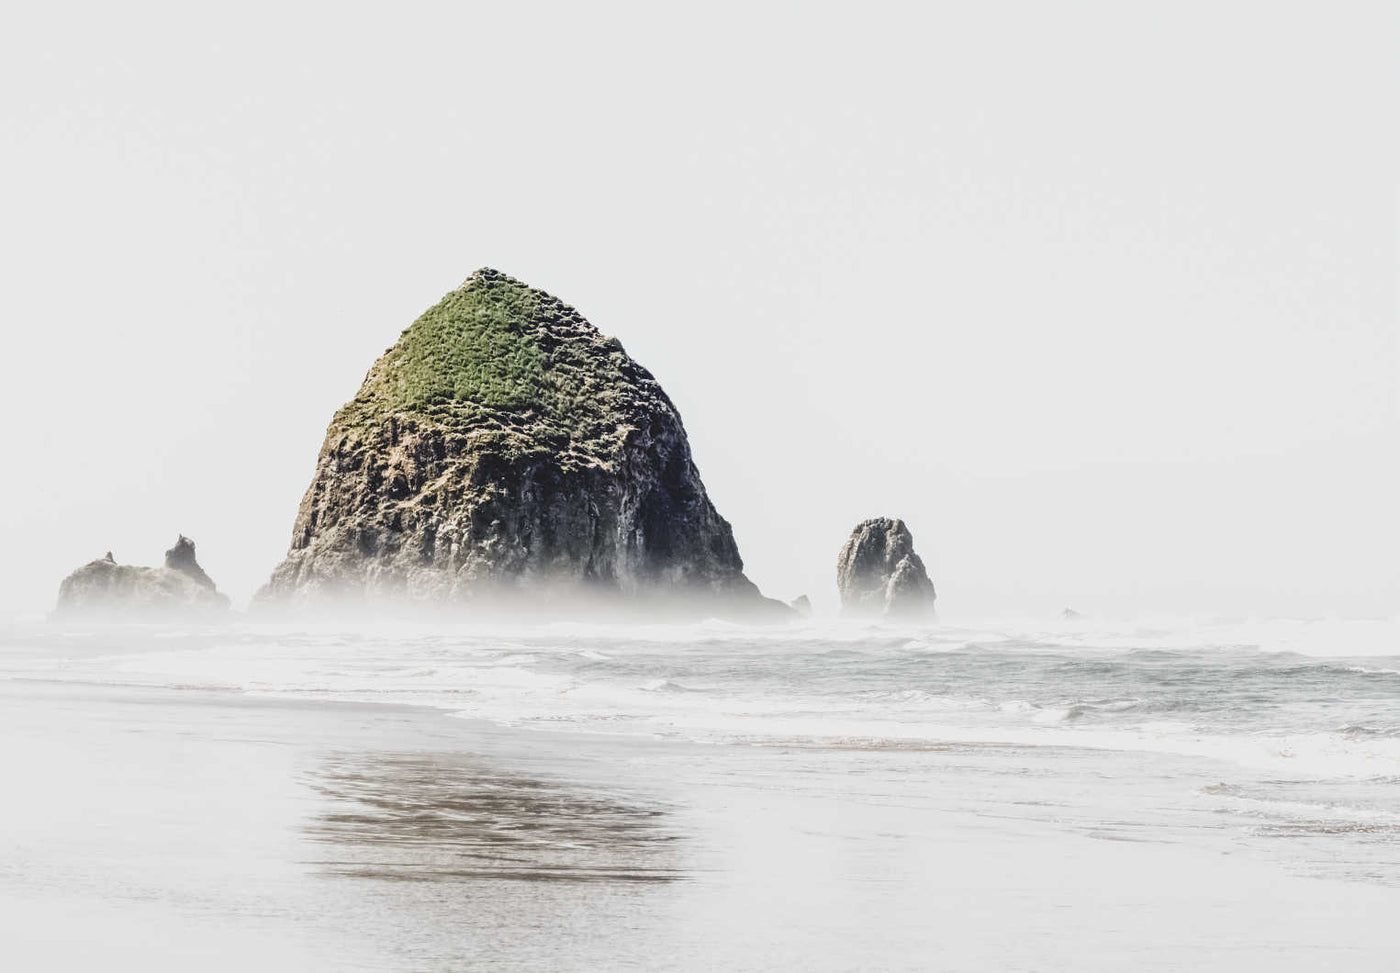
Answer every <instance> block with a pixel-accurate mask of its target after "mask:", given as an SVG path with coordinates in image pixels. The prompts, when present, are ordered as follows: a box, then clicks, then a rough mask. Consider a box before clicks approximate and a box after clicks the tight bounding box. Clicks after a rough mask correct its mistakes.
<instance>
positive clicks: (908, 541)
mask: <svg viewBox="0 0 1400 973" xmlns="http://www.w3.org/2000/svg"><path fill="white" fill-rule="evenodd" d="M836 584H837V587H838V588H840V590H841V609H842V611H844V612H845V613H847V614H852V615H890V616H903V617H911V616H931V615H932V614H933V602H934V599H935V597H937V596H936V595H935V594H934V590H933V582H932V581H930V580H929V578H928V572H927V571H925V570H924V562H923V561H922V560H920V558H919V555H917V554H915V553H914V538H913V535H911V534H910V533H909V528H908V527H906V526H904V521H902V520H891V519H890V518H888V517H877V518H875V519H874V520H867V521H864V522H862V523H860V524H857V525H856V528H855V530H853V531H851V536H850V538H849V539H848V540H847V541H846V543H845V545H844V546H842V548H841V554H840V557H838V558H837V562H836Z"/></svg>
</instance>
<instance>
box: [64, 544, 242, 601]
mask: <svg viewBox="0 0 1400 973" xmlns="http://www.w3.org/2000/svg"><path fill="white" fill-rule="evenodd" d="M228 607H229V600H228V598H226V597H225V596H224V595H221V594H220V593H219V591H218V589H217V588H216V587H215V586H214V582H213V581H212V580H210V578H209V575H207V574H205V573H204V569H203V568H201V567H200V566H199V562H198V561H197V560H195V552H194V541H192V540H190V539H189V538H188V537H186V536H185V535H183V534H181V535H180V538H179V540H177V541H176V542H175V546H174V547H172V548H171V549H170V550H168V551H166V552H165V565H164V566H163V567H158V568H152V567H141V566H138V565H134V564H118V563H117V561H116V558H114V557H112V552H111V551H108V552H107V555H106V557H101V558H98V559H97V560H95V561H90V562H88V563H87V564H85V565H83V566H82V567H80V568H78V569H77V570H76V571H74V572H73V573H72V574H70V575H68V577H66V578H64V579H63V583H62V584H60V585H59V588H58V605H57V608H56V609H55V613H56V614H57V615H59V616H63V617H70V618H71V617H90V618H99V619H100V618H138V619H160V618H183V617H191V616H208V615H217V614H221V613H223V612H225V611H227V610H228Z"/></svg>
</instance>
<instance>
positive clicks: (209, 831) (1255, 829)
mask: <svg viewBox="0 0 1400 973" xmlns="http://www.w3.org/2000/svg"><path fill="white" fill-rule="evenodd" d="M1397 631H1400V627H1397V626H1396V625H1395V624H1394V623H1388V622H1376V623H1352V622H1342V623H1333V622H1315V623H1296V622H1292V623H1289V622H1265V623H1248V624H1245V623H1229V624H1223V623H1212V624H1184V623H1180V622H1172V623H1167V622H1155V623H1153V624H1151V625H1143V624H1137V623H1135V624H1129V625H1110V624H1100V623H1090V622H1075V623H1064V624H1062V625H1059V626H1058V627H1056V626H1046V625H1041V624H1034V625H1028V624H1011V623H1003V622H998V623H986V624H972V625H968V624H964V625H954V624H948V625H943V626H936V627H935V626H924V627H919V628H891V627H885V626H864V625H834V624H827V625H821V624H815V623H812V624H804V625H794V626H786V627H776V628H763V629H756V628H747V627H742V626H735V625H729V624H719V623H710V624H705V625H695V626H684V627H682V626H649V627H640V626H638V627H629V628H620V627H607V626H565V625H553V626H542V627H534V628H526V627H495V628H480V627H469V626H455V627H444V626H437V627H413V626H396V627H385V628H383V629H380V630H377V631H372V632H367V631H359V632H354V633H349V632H344V631H337V630H335V629H334V628H329V627H325V628H318V627H309V626H297V627H291V626H283V627H267V626H252V625H248V626H240V627H234V628H224V629H185V630H174V629H168V628H167V629H158V628H139V627H127V628H121V629H95V628H86V629H83V628H69V629H61V628H28V627H16V628H11V629H10V630H9V631H8V632H5V633H3V635H2V636H0V687H3V691H4V693H5V695H6V705H5V709H4V714H5V720H6V721H7V722H6V725H5V739H6V740H8V741H18V743H19V746H16V747H11V748H9V752H8V754H7V759H6V764H5V767H4V772H5V773H6V774H7V775H8V779H9V780H10V782H11V783H12V784H13V786H14V788H15V789H14V793H24V794H33V795H37V797H36V798H35V799H34V800H31V801H28V802H19V803H15V804H12V805H10V806H9V808H8V809H7V810H6V811H5V812H3V813H4V816H5V824H6V833H7V834H11V835H14V836H16V837H15V841H16V845H15V848H16V852H15V853H14V854H13V855H11V856H10V859H9V861H8V863H7V865H6V867H5V868H4V869H3V870H0V902H4V903H11V901H12V900H13V902H14V903H15V906H14V907H15V908H16V909H17V910H20V911H17V912H16V913H15V914H16V915H21V914H23V915H31V914H32V918H33V919H34V921H35V923H36V925H35V928H40V927H41V926H42V923H43V922H47V921H57V920H56V919H55V918H54V917H56V916H62V915H67V914H70V913H74V912H76V913H78V914H82V913H84V912H85V910H86V914H89V915H93V916H97V915H99V914H101V915H108V914H109V913H110V916H109V918H110V922H111V929H112V930H117V929H127V930H128V932H127V933H121V934H118V933H117V932H111V933H110V938H111V940H112V942H111V943H109V945H110V946H111V948H114V949H120V948H123V947H124V946H131V948H132V949H133V950H137V949H138V944H136V941H135V940H132V941H131V942H128V941H127V940H128V939H130V938H131V936H132V935H135V934H134V933H131V932H130V930H131V929H137V930H141V929H147V928H148V926H147V925H144V924H149V930H150V931H152V934H153V935H154V934H157V933H158V932H159V930H160V929H161V928H162V925H163V923H166V922H186V921H187V920H188V923H187V924H186V926H184V927H182V928H202V926H201V925H200V924H201V923H208V924H209V925H210V927H211V928H214V927H217V928H218V929H219V930H221V931H220V932H219V933H218V934H217V935H215V934H213V933H211V934H210V937H209V940H208V941H209V942H210V943H217V942H224V943H225V944H226V945H228V949H226V950H225V952H224V954H223V957H224V959H226V960H227V961H228V962H227V963H226V964H225V967H226V968H240V967H241V968H246V965H248V963H250V962H260V963H264V964H265V963H266V962H267V956H266V955H265V954H266V952H267V950H269V949H272V950H273V951H274V952H275V953H277V954H278V955H282V956H291V955H295V954H297V951H298V950H309V953H308V955H312V954H317V953H318V952H320V951H321V950H322V949H323V947H325V944H326V943H334V944H336V945H337V946H338V947H339V948H340V952H341V953H347V952H348V955H344V956H340V960H339V961H338V962H336V963H329V964H328V965H329V966H335V967H337V968H355V966H356V964H360V965H362V966H363V967H364V968H381V969H396V968H405V969H409V968H411V969H456V968H462V967H463V966H467V967H471V966H473V965H475V966H481V967H483V968H486V967H490V968H496V967H500V966H509V967H512V968H520V967H524V968H571V969H605V968H606V969H697V970H698V969H714V968H726V969H764V968H773V967H774V966H775V965H784V963H786V964H787V965H791V959H792V958H793V957H803V958H804V960H805V961H804V962H803V963H801V965H802V966H803V968H808V969H849V968H854V967H858V966H866V967H871V968H881V969H901V968H908V969H918V968H927V967H928V966H929V964H930V963H931V962H932V961H933V958H934V957H937V958H938V964H939V965H944V966H951V967H956V968H960V969H988V970H991V969H996V970H1001V969H1017V968H1026V969H1054V968H1066V967H1067V966H1070V965H1072V966H1073V967H1074V968H1076V969H1121V968H1123V967H1124V966H1126V965H1129V964H1131V965H1132V966H1134V967H1135V968H1137V969H1202V968H1232V969H1237V968H1242V965H1243V966H1249V965H1251V964H1255V965H1257V964H1262V963H1264V962H1267V963H1269V964H1270V968H1273V969H1315V968H1318V965H1319V964H1321V965H1326V964H1327V963H1328V962H1331V963H1333V964H1334V965H1336V966H1337V968H1347V969H1386V968H1388V965H1387V964H1388V963H1389V961H1390V957H1391V956H1392V955H1393V947H1394V946H1395V945H1396V944H1395V941H1394V938H1393V936H1392V935H1391V934H1390V932H1389V931H1388V930H1389V929H1390V928H1391V924H1390V923H1389V922H1388V921H1387V919H1386V917H1387V916H1388V915H1390V914H1393V911H1394V908H1395V906H1396V905H1397V904H1400V900H1397V899H1396V895H1397V894H1400V892H1397V887H1400V853H1398V852H1400V843H1397V838H1400V798H1397V796H1396V795H1395V793H1394V791H1395V788H1394V786H1393V781H1394V780H1395V779H1396V778H1397V777H1400V717H1397V716H1396V715H1395V712H1394V705H1393V701H1394V699H1395V698H1396V693H1397V691H1400V673H1397V671H1396V670H1397V669H1400V666H1393V665H1392V664H1390V662H1389V660H1387V659H1386V658H1385V656H1387V655H1400V640H1397V639H1396V638H1395V635H1396V633H1397ZM132 704H137V705H132ZM366 704H375V705H366ZM382 704H399V705H394V706H385V705H382ZM447 717H458V718H455V719H454V718H447ZM522 729H524V730H529V731H531V732H521V731H522ZM540 731H551V732H540ZM52 768H62V772H61V773H59V774H56V773H55V772H54V770H53V769H52ZM182 768H183V769H182ZM54 780H59V781H62V782H63V787H62V788H58V789H57V790H55V789H54V787H53V785H52V783H51V782H52V781H54ZM46 782H50V783H46ZM90 807H104V808H109V809H111V810H110V811H109V813H108V817H106V818H104V819H103V820H104V823H103V824H102V825H101V826H99V827H98V828H97V829H95V830H89V831H87V832H85V837H83V838H82V839H81V840H80V841H79V842H78V843H77V844H74V843H73V842H72V841H71V840H70V839H69V838H67V837H65V834H67V831H66V830H65V829H67V828H69V827H70V826H71V828H80V827H85V826H83V825H80V824H79V818H84V817H85V815H86V814H87V813H88V812H87V811H86V810H85V809H86V808H90ZM184 809H194V811H193V813H188V814H187V813H186V811H185V810H184ZM69 818H72V820H71V821H70V820H69ZM249 821H259V822H261V824H258V825H256V826H252V825H249V824H248V822H249ZM65 822H67V824H65ZM250 827H251V830H250V831H248V832H247V835H246V836H245V835H244V834H243V831H242V830H240V829H247V828H250ZM248 842H252V843H253V845H252V846H249V845H248ZM250 847H251V849H252V850H251V854H252V856H253V857H252V858H249V857H248V855H249V854H250ZM161 849H164V850H161ZM191 856H193V857H194V858H197V859H198V860H200V861H202V862H204V864H203V865H201V866H200V869H198V870H196V871H195V872H192V873H191V872H189V870H188V868H187V867H186V860H187V859H188V858H190V857H191ZM222 856H228V859H229V860H228V861H224V860H223V857H222ZM1125 856H1126V857H1125ZM118 861H129V862H130V863H132V865H131V866H130V867H127V866H118V865H117V864H115V863H116V862H118ZM162 862H164V863H165V864H162ZM257 862H261V863H262V864H260V865H256V867H254V864H253V863H257ZM103 863H107V864H103ZM109 865H110V866H111V867H110V868H109ZM133 868H134V871H133ZM1338 879H1340V880H1346V884H1337V882H1336V881H1335V880H1338ZM328 882H329V883H331V884H326V883H328ZM443 883H449V884H451V885H452V887H453V888H455V889H458V890H459V891H457V892H453V893H452V894H450V895H446V896H444V895H443V894H442V892H441V891H440V889H441V886H442V884H443ZM522 886H528V887H529V888H530V889H533V890H534V891H521V888H522ZM584 886H586V887H589V888H593V889H594V890H595V891H594V892H593V893H589V894H575V893H571V892H568V891H567V889H574V888H580V887H584ZM546 887H547V888H548V890H549V891H541V889H543V888H546ZM435 889H437V890H438V891H434V890H435ZM503 889H504V890H506V891H502V890H503ZM629 889H630V891H627V890H629ZM510 890H514V891H510ZM36 896H37V897H36ZM1343 901H1345V902H1346V903H1347V906H1346V909H1340V908H1338V907H1337V903H1338V902H1343ZM24 902H28V903H30V904H28V905H23V906H21V905H20V903H24ZM34 903H37V904H34ZM137 903H140V904H139V905H138V904H137ZM152 903H155V904H154V905H153V904H152ZM468 903H470V905H469V906H468ZM774 903H784V904H783V905H781V906H779V905H775V904H774ZM1324 903H1326V904H1328V906H1327V908H1323V905H1324ZM89 906H91V908H90V909H89ZM25 909H27V910H28V911H27V912H24V911H23V910H25ZM290 915H299V916H303V917H304V916H312V917H314V918H312V919H311V920H307V921H300V922H298V923H290V921H289V920H286V919H284V918H279V917H285V916H290ZM1007 915H1015V916H1017V930H1018V937H1019V938H1017V937H1013V938H1010V939H1008V937H1007V936H1006V935H1005V930H1004V928H1003V927H1004V922H1003V919H1002V918H999V917H1005V916H1007ZM373 917H378V918H373ZM979 917H980V918H979ZM934 920H937V921H936V922H935V921H934ZM102 921H103V922H105V921H107V920H102ZM133 923H134V925H133ZM190 923H192V924H193V925H189V924H190ZM546 927H547V928H551V929H556V930H557V933H556V934H552V935H551V937H546V939H547V941H545V940H542V939H541V937H539V936H538V935H536V934H535V933H534V932H532V931H531V930H538V929H539V928H546ZM604 927H605V928H608V929H610V930H612V931H613V932H614V933H615V934H616V935H610V936H609V937H604V938H605V939H606V946H607V948H606V949H603V945H604V944H603V943H601V942H600V941H599V937H598V936H597V929H598V928H604ZM102 928H104V929H105V928H107V927H105V926H104V927H102ZM1172 929H1176V930H1189V934H1186V933H1183V934H1181V935H1175V936H1168V935H1166V934H1165V933H1164V932H1163V930H1172ZM103 935H107V933H103ZM123 937H126V938H123ZM138 938H139V937H138ZM1241 942H1244V943H1249V944H1251V946H1250V951H1249V952H1248V953H1247V954H1227V953H1225V952H1222V950H1225V949H1226V948H1227V946H1229V945H1233V944H1237V943H1241ZM179 943H180V944H181V946H180V948H181V949H185V947H188V949H187V950H186V952H183V953H181V952H180V951H179V950H176V952H177V953H179V955H182V956H185V957H186V958H189V957H191V956H202V955H203V953H202V952H201V949H202V945H201V941H200V940H199V937H197V936H196V937H192V938H189V940H188V942H186V941H185V940H184V939H181V940H179ZM239 944H241V945H239ZM258 944H261V945H260V946H259V945H258ZM235 946H237V947H238V948H235ZM599 950H602V952H600V951H599ZM335 952H336V951H335V950H330V951H328V952H325V953H324V955H326V956H331V955H332V953H335ZM1226 955H1233V956H1234V957H1235V959H1234V961H1231V962H1221V960H1220V957H1221V956H1226ZM1056 956H1059V957H1060V958H1061V959H1063V960H1065V962H1059V961H1057V960H1055V957H1056ZM1241 956H1243V957H1244V958H1243V959H1241ZM784 958H785V959H784ZM1047 958H1048V959H1047ZM1070 958H1072V959H1073V962H1072V963H1070V962H1069V960H1070ZM396 964H398V965H396ZM273 965H274V967H276V966H277V963H276V962H274V963H273ZM215 966H216V968H217V966H218V964H217V963H215ZM312 966H314V964H312ZM301 968H312V967H311V966H307V965H305V964H302V965H301Z"/></svg>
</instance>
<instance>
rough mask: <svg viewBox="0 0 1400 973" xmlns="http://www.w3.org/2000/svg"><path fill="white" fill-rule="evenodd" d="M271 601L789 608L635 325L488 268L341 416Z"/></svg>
mask: <svg viewBox="0 0 1400 973" xmlns="http://www.w3.org/2000/svg"><path fill="white" fill-rule="evenodd" d="M259 602H260V603H263V604H268V603H271V604H282V605H292V606H297V605H311V604H317V603H337V604H345V603H349V604H352V605H366V604H368V605H376V604H378V605H391V604H392V605H403V604H405V603H407V604H409V605H415V606H418V607H421V608H423V609H431V608H439V607H440V608H446V609H449V610H455V609H459V608H465V609H466V610H467V612H468V613H469V614H478V613H480V614H491V613H495V612H504V613H512V614H514V613H519V612H530V613H535V612H539V611H566V612H571V611H574V610H579V609H582V608H584V607H596V606H602V607H604V608H607V609H632V608H638V609H642V610H647V609H657V610H666V611H680V612H683V613H686V614H717V615H729V616H733V615H744V614H755V613H757V614H775V613H776V614H779V615H781V614H783V613H785V612H786V611H787V610H786V608H785V606H783V605H782V604H781V603H779V602H775V601H771V600H769V599H767V598H764V597H763V596H762V595H761V594H759V591H758V589H757V588H756V587H755V586H754V584H753V583H752V582H750V581H749V580H748V579H747V578H746V577H745V576H744V572H743V562H742V560H741V559H740V557H739V550H738V547H737V546H736V545H735V543H734V535H733V532H732V531H731V530H730V527H729V524H728V522H727V521H725V519H724V518H723V517H721V516H720V515H719V514H718V513H717V512H716V511H715V508H714V505H713V504H712V503H711V502H710V500H709V497H707V496H706V494H705V487H704V485H703V484H702V483H701V482H700V475H699V473H698V472H697V471H696V469H695V463H694V462H693V461H692V459H691V455H690V447H689V445H688V444H687V442H686V436H685V429H684V428H683V427H682V425H681V419H680V416H679V415H678V414H677V412H676V408H675V406H674V405H673V404H672V403H671V400H670V399H669V398H667V396H666V393H665V392H663V391H662V389H661V386H660V385H658V384H657V382H656V380H655V379H654V378H652V376H651V374H650V373H649V372H648V371H647V370H646V369H645V368H643V367H642V366H640V365H638V364H637V363H636V362H635V361H633V360H632V359H631V358H629V357H628V356H627V353H626V352H625V351H623V349H622V345H621V343H619V342H618V340H617V339H616V338H609V337H606V336H604V335H603V334H601V333H600V332H599V331H598V329H597V328H595V327H594V326H593V325H591V324H589V323H588V322H587V321H585V320H584V319H583V317H582V316H581V315H580V314H579V313H578V312H577V311H575V310H574V309H573V308H571V307H569V306H567V305H565V304H564V303H562V302H561V301H559V300H557V299H556V298H554V297H551V296H550V295H548V294H545V293H543V292H541V291H538V290H535V289H534V288H531V287H528V286H526V285H525V284H523V283H521V282H520V281H518V280H514V279H512V278H510V277H507V276H506V275H504V274H501V273H498V272H497V271H494V270H490V269H483V270H479V271H477V272H476V273H474V274H472V275H471V276H470V277H469V278H467V280H466V282H465V283H463V284H462V286H461V287H459V288H457V289H456V290H454V291H452V292H451V293H450V294H448V295H447V296H446V297H444V298H443V299H442V300H441V301H440V302H439V303H438V304H437V305H435V306H434V307H432V308H430V309H429V310H428V311H427V312H426V313H424V314H423V315H422V316H421V317H420V318H418V320H417V321H415V322H413V324H412V325H411V326H409V328H408V329H407V330H405V331H404V332H403V334H402V335H401V336H400V337H399V340H398V342H397V343H396V344H395V345H394V346H393V347H392V348H390V349H388V350H387V351H386V352H385V353H384V355H383V357H381V358H380V359H379V360H378V361H377V362H375V364H374V367H373V368H371V369H370V371H369V374H368V375H367V376H366V377H365V381H364V384H363V385H362V386H361V387H360V391H359V393H358V394H357V395H356V396H355V398H354V399H353V400H351V401H350V402H349V403H347V404H346V405H345V406H344V407H343V408H341V409H340V411H339V412H337V413H336V414H335V417H334V418H333V419H332V420H331V424H330V428H329V429H328V430H327V431H326V438H325V443H324V445H323V446H322V447H321V453H320V457H319V458H318V460H317V463H316V473H315V476H314V477H313V478H312V481H311V486H310V487H309V488H308V489H307V491H306V495H305V497H303V499H302V502H301V508H300V510H299V511H298V512H297V519H296V524H295V526H294V527H293V531H292V544H291V550H290V551H289V552H288V554H287V558H286V560H284V561H283V562H282V564H281V565H279V566H278V567H277V569H276V570H275V571H274V572H273V575H272V579H271V581H269V582H268V584H267V585H266V586H264V588H263V589H262V591H261V592H260V593H259Z"/></svg>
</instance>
